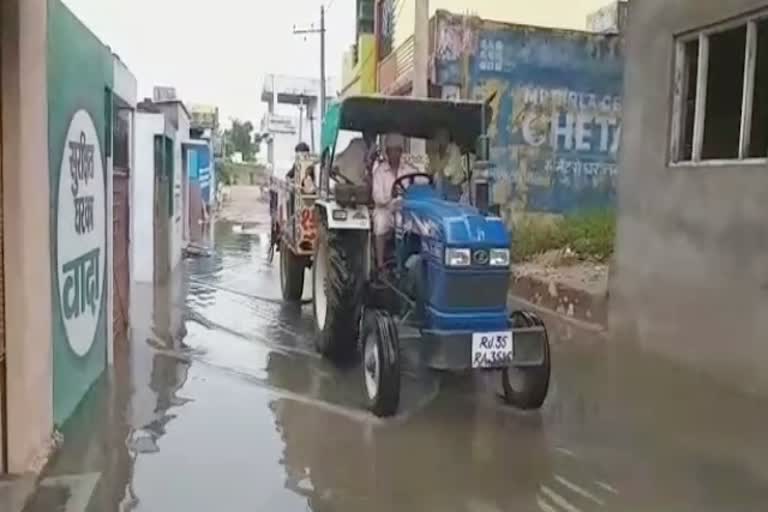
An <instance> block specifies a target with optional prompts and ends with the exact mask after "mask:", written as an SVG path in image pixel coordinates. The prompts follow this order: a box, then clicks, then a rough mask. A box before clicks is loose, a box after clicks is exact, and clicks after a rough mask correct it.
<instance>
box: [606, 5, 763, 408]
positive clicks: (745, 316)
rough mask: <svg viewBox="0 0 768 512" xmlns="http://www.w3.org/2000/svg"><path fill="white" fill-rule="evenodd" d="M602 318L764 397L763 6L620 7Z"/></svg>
mask: <svg viewBox="0 0 768 512" xmlns="http://www.w3.org/2000/svg"><path fill="white" fill-rule="evenodd" d="M628 19H629V25H628V28H627V32H626V34H627V62H628V65H627V68H626V76H625V81H626V87H625V105H624V132H623V139H622V153H621V159H620V166H621V174H620V175H619V221H618V239H617V247H616V250H617V252H616V266H615V272H614V276H613V279H612V281H611V301H612V304H611V311H610V320H611V327H612V329H613V330H614V331H615V332H616V333H617V339H621V340H633V341H635V342H637V343H638V344H639V345H640V346H641V347H643V348H645V349H648V350H653V351H656V352H658V353H662V354H665V355H667V356H669V357H671V358H673V359H675V360H677V361H679V362H681V363H684V364H687V365H690V366H692V367H694V368H696V369H697V370H701V371H703V372H706V373H708V374H710V375H712V376H714V377H716V378H718V379H721V380H722V381H724V382H728V383H730V384H733V385H735V386H738V387H740V388H741V389H744V390H747V391H759V392H761V393H766V392H768V343H766V339H767V338H766V332H768V315H766V314H765V312H766V311H768V258H766V254H768V245H767V244H768V215H766V204H768V172H766V167H767V166H768V144H766V140H768V137H766V133H768V115H767V114H768V92H766V91H768V88H767V87H766V85H768V82H766V80H768V66H767V65H766V63H768V58H767V56H768V2H766V1H765V0H720V1H718V2H701V1H697V0H687V1H679V2H664V1H662V0H646V1H642V2H637V1H635V2H630V4H629V17H628Z"/></svg>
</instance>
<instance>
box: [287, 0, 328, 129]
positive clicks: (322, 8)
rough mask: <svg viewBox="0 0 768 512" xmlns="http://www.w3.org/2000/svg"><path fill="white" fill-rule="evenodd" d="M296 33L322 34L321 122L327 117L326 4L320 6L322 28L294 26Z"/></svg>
mask: <svg viewBox="0 0 768 512" xmlns="http://www.w3.org/2000/svg"><path fill="white" fill-rule="evenodd" d="M293 33H294V34H320V124H321V125H322V123H323V119H325V98H326V93H325V6H324V5H321V6H320V28H313V26H312V25H310V28H308V29H300V30H299V29H296V27H295V26H294V28H293Z"/></svg>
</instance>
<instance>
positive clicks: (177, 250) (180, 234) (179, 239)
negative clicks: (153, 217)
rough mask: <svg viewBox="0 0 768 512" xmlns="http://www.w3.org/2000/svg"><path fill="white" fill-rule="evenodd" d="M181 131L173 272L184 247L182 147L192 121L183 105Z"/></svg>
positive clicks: (177, 142) (177, 146)
mask: <svg viewBox="0 0 768 512" xmlns="http://www.w3.org/2000/svg"><path fill="white" fill-rule="evenodd" d="M176 108H178V109H179V111H178V120H179V131H178V133H177V134H176V140H174V142H173V219H172V220H173V222H172V223H171V232H170V237H171V242H170V247H171V271H173V270H174V269H175V268H176V265H178V264H179V262H180V261H181V251H182V249H183V247H184V223H183V218H184V204H185V201H184V194H183V192H182V190H183V185H182V173H183V172H186V169H184V168H183V165H182V164H183V160H182V151H183V148H182V145H183V144H184V143H186V142H188V141H189V125H190V119H189V115H187V112H186V110H184V108H183V107H182V106H181V105H177V107H176Z"/></svg>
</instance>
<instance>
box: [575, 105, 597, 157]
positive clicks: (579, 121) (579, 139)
mask: <svg viewBox="0 0 768 512" xmlns="http://www.w3.org/2000/svg"><path fill="white" fill-rule="evenodd" d="M593 119H594V118H593V117H592V116H587V115H585V114H582V113H579V114H578V115H577V116H576V151H590V150H591V149H592V141H591V137H592V128H591V126H592V121H593Z"/></svg>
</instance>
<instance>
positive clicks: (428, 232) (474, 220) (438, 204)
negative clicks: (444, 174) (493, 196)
mask: <svg viewBox="0 0 768 512" xmlns="http://www.w3.org/2000/svg"><path fill="white" fill-rule="evenodd" d="M400 215H401V218H402V224H400V225H401V226H402V229H403V230H404V231H406V232H415V233H417V234H419V235H421V236H422V237H426V238H431V239H434V240H437V241H440V242H442V243H444V244H445V245H446V246H447V247H469V248H479V247H503V248H508V247H509V234H508V233H507V228H506V226H505V225H504V221H502V219H500V218H498V217H487V216H484V215H481V214H480V212H479V211H478V209H477V208H475V207H473V206H469V205H465V204H461V203H456V202H453V201H446V200H444V199H442V198H441V197H440V196H439V195H438V194H437V193H436V192H435V191H434V189H432V188H431V187H429V186H426V185H412V186H411V187H409V189H408V191H407V192H406V194H405V196H404V197H403V202H402V207H401V210H400Z"/></svg>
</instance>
